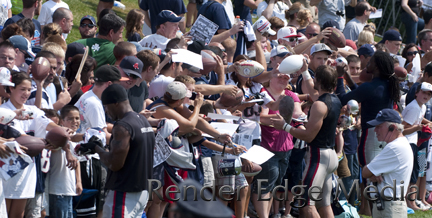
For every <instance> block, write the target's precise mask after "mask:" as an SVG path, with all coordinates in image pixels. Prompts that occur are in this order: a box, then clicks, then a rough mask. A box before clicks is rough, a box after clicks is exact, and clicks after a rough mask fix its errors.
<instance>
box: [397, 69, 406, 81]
mask: <svg viewBox="0 0 432 218" xmlns="http://www.w3.org/2000/svg"><path fill="white" fill-rule="evenodd" d="M394 72H395V76H396V77H397V78H398V79H399V80H405V79H406V77H407V74H408V72H407V70H406V69H405V68H403V67H395V68H394Z"/></svg>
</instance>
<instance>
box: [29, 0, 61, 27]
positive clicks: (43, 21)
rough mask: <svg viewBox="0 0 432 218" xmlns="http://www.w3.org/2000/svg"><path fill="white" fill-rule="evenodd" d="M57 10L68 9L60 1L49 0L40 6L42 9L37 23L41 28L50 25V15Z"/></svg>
mask: <svg viewBox="0 0 432 218" xmlns="http://www.w3.org/2000/svg"><path fill="white" fill-rule="evenodd" d="M57 8H67V9H69V5H68V4H66V3H65V2H64V1H62V0H51V1H47V2H45V3H44V4H43V5H42V8H41V10H40V13H39V16H38V19H37V20H38V21H39V23H40V25H41V27H42V28H43V26H45V25H47V24H49V23H52V22H53V21H52V15H53V14H54V11H56V10H57Z"/></svg>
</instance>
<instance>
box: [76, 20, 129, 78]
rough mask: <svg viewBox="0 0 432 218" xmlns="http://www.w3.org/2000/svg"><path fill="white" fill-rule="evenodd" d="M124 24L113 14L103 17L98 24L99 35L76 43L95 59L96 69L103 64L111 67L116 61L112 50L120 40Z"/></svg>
mask: <svg viewBox="0 0 432 218" xmlns="http://www.w3.org/2000/svg"><path fill="white" fill-rule="evenodd" d="M125 26H126V22H125V21H124V20H123V19H122V18H120V17H119V16H117V15H115V14H107V15H105V16H104V17H103V18H102V19H101V20H100V22H99V34H98V35H97V37H96V38H88V39H80V40H78V41H77V42H78V43H81V44H83V45H84V46H88V47H89V49H90V50H89V56H91V57H93V58H94V59H96V62H97V66H96V69H97V68H99V67H100V66H102V65H105V64H111V65H113V64H114V63H115V61H116V59H115V57H114V54H113V50H114V47H115V44H116V43H117V42H118V41H119V40H121V39H122V37H123V35H122V33H123V30H124V27H125Z"/></svg>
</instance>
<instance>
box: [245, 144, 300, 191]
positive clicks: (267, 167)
mask: <svg viewBox="0 0 432 218" xmlns="http://www.w3.org/2000/svg"><path fill="white" fill-rule="evenodd" d="M291 151H292V150H289V151H288V152H273V153H274V156H273V157H272V158H270V159H269V160H268V161H267V162H265V163H263V164H261V168H262V170H261V172H260V173H259V174H258V175H256V176H254V180H253V189H252V191H253V193H258V182H257V180H258V179H267V182H261V189H262V190H261V191H260V192H261V194H266V193H269V192H271V191H273V188H274V187H276V186H277V185H280V184H281V183H282V179H283V177H284V176H285V173H286V171H287V168H288V162H289V158H290V156H291Z"/></svg>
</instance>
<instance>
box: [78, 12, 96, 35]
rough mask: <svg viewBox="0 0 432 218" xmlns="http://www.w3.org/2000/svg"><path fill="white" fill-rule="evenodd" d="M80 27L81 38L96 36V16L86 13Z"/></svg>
mask: <svg viewBox="0 0 432 218" xmlns="http://www.w3.org/2000/svg"><path fill="white" fill-rule="evenodd" d="M78 29H79V31H80V34H81V39H88V38H94V37H95V35H96V32H97V25H96V20H95V19H94V17H92V16H90V15H86V16H84V17H82V18H81V22H80V25H79V27H78Z"/></svg>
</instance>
